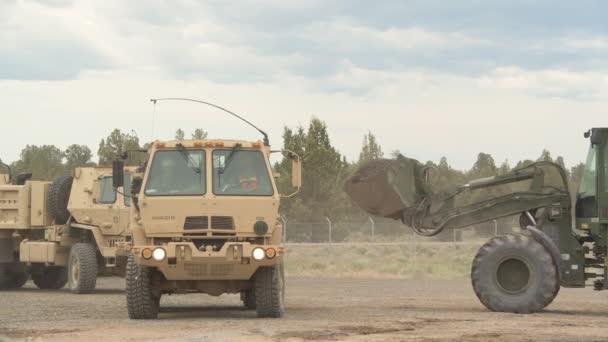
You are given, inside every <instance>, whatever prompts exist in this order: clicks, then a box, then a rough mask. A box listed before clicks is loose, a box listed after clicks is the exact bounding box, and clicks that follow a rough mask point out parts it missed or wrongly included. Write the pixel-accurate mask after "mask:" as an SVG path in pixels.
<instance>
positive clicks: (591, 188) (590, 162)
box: [576, 145, 597, 218]
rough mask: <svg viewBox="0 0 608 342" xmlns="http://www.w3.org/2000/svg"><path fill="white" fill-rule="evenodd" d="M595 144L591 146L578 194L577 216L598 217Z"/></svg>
mask: <svg viewBox="0 0 608 342" xmlns="http://www.w3.org/2000/svg"><path fill="white" fill-rule="evenodd" d="M595 151H596V149H595V146H593V145H591V147H589V153H588V154H587V161H586V163H585V171H584V172H583V177H582V178H581V184H580V185H579V187H578V194H577V196H576V217H583V218H589V217H597V199H596V196H597V173H596V165H595V164H596V157H595V156H596V154H595Z"/></svg>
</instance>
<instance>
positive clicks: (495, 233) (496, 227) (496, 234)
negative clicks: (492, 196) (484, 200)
mask: <svg viewBox="0 0 608 342" xmlns="http://www.w3.org/2000/svg"><path fill="white" fill-rule="evenodd" d="M493 221H494V236H498V221H496V220H493Z"/></svg>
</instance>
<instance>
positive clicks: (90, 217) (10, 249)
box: [0, 167, 135, 293]
mask: <svg viewBox="0 0 608 342" xmlns="http://www.w3.org/2000/svg"><path fill="white" fill-rule="evenodd" d="M134 171H135V168H127V169H126V173H125V174H124V180H123V183H124V188H120V189H119V191H116V190H115V189H114V188H113V187H112V170H111V169H110V168H92V167H87V168H77V169H75V170H74V171H73V174H72V175H71V176H62V177H58V178H57V179H55V180H54V181H53V182H41V181H31V180H29V178H30V177H31V174H25V175H19V176H18V177H17V179H16V180H14V181H11V179H10V176H9V175H8V174H1V175H0V288H2V289H8V288H18V287H21V286H23V285H24V284H25V282H27V280H28V279H29V278H30V277H31V279H32V280H33V282H34V283H35V284H36V286H38V287H39V288H41V289H59V288H62V287H63V286H65V284H66V283H69V287H70V290H71V291H72V292H73V293H91V292H92V291H93V290H94V289H95V284H96V280H97V275H98V274H104V273H114V274H119V275H120V274H124V268H125V265H126V259H127V254H128V250H129V241H130V232H129V231H128V227H129V215H130V212H129V206H130V197H125V196H123V195H122V193H124V191H122V192H121V191H120V190H125V189H126V191H127V192H129V191H130V189H129V186H130V184H131V174H132V173H133V172H134ZM13 183H14V184H13Z"/></svg>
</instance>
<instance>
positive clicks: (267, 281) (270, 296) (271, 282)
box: [254, 264, 285, 318]
mask: <svg viewBox="0 0 608 342" xmlns="http://www.w3.org/2000/svg"><path fill="white" fill-rule="evenodd" d="M283 273H284V272H283V264H280V265H277V266H271V267H260V268H259V269H258V271H257V272H256V274H255V278H254V290H255V301H256V309H257V314H258V317H272V318H279V317H282V316H283V313H284V312H285V306H284V302H285V277H284V274H283Z"/></svg>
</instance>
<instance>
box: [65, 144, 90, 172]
mask: <svg viewBox="0 0 608 342" xmlns="http://www.w3.org/2000/svg"><path fill="white" fill-rule="evenodd" d="M64 157H65V160H66V162H65V167H66V169H67V170H72V169H73V168H75V167H81V166H93V165H95V163H93V162H92V161H91V159H92V158H93V153H92V152H91V149H90V148H89V147H88V146H86V145H77V144H72V145H70V146H68V148H67V149H66V150H65V152H64Z"/></svg>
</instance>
